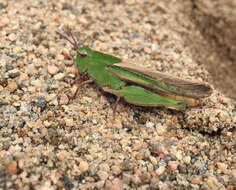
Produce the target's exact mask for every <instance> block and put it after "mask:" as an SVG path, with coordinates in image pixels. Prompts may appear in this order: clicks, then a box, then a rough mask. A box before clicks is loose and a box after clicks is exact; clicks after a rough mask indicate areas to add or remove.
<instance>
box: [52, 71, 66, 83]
mask: <svg viewBox="0 0 236 190" xmlns="http://www.w3.org/2000/svg"><path fill="white" fill-rule="evenodd" d="M54 78H55V79H56V80H59V81H61V80H63V79H64V78H65V74H64V73H58V74H56V75H55V76H54Z"/></svg>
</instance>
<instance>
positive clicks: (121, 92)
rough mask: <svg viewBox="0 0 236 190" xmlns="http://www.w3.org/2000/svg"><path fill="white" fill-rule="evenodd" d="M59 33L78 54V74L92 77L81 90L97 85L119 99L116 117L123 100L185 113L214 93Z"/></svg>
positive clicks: (201, 86) (208, 87) (203, 85)
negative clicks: (91, 84) (188, 108)
mask: <svg viewBox="0 0 236 190" xmlns="http://www.w3.org/2000/svg"><path fill="white" fill-rule="evenodd" d="M57 33H58V34H59V35H60V36H62V37H63V38H65V39H66V40H68V41H69V42H70V43H71V44H72V45H73V47H74V48H75V50H76V51H77V56H76V64H77V66H78V72H79V74H80V75H81V76H85V75H86V76H88V78H89V79H88V80H86V81H84V82H82V83H81V84H80V85H79V87H80V86H82V85H84V84H87V83H91V82H96V84H97V85H98V86H99V87H100V88H102V90H103V91H105V92H108V93H111V94H113V95H115V96H117V99H116V103H115V106H114V110H113V116H114V115H115V112H116V108H117V105H118V102H119V100H120V98H123V99H124V100H125V101H126V102H128V103H130V104H134V105H137V106H147V107H159V106H163V107H167V108H170V109H175V110H185V109H186V108H187V107H188V106H190V107H193V106H197V105H198V104H199V99H200V98H204V97H207V96H209V95H211V93H212V89H211V87H210V86H209V85H207V84H204V83H201V82H197V81H189V80H183V79H180V78H177V77H173V76H170V75H167V74H163V73H161V72H157V71H152V70H148V69H146V68H143V67H140V66H137V65H134V64H128V63H122V62H121V59H119V58H117V57H114V56H111V55H108V54H104V53H102V52H99V51H94V50H92V49H90V48H89V47H84V46H82V45H81V44H78V41H77V40H76V38H75V37H74V36H73V34H72V32H71V31H69V35H70V36H71V37H72V40H71V39H70V38H69V37H68V36H66V35H65V34H63V33H62V32H60V31H57ZM79 87H78V88H77V90H76V92H75V95H76V94H77V92H78V89H79Z"/></svg>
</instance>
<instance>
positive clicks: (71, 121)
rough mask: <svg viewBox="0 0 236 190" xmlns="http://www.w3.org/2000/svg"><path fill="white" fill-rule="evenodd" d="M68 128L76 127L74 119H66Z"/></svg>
mask: <svg viewBox="0 0 236 190" xmlns="http://www.w3.org/2000/svg"><path fill="white" fill-rule="evenodd" d="M65 122H66V126H67V127H72V126H73V125H74V121H73V118H65Z"/></svg>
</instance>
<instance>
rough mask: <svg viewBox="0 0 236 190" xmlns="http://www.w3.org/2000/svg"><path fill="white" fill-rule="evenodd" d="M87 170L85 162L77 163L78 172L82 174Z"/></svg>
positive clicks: (87, 166)
mask: <svg viewBox="0 0 236 190" xmlns="http://www.w3.org/2000/svg"><path fill="white" fill-rule="evenodd" d="M88 168H89V165H88V162H86V161H81V162H80V163H79V170H80V171H81V172H82V173H84V172H86V171H88Z"/></svg>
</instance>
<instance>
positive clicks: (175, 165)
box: [168, 161, 179, 171]
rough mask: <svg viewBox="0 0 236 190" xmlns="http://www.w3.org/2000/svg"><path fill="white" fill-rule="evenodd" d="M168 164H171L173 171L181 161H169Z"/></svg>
mask: <svg viewBox="0 0 236 190" xmlns="http://www.w3.org/2000/svg"><path fill="white" fill-rule="evenodd" d="M168 165H169V167H170V169H171V171H175V170H176V169H177V168H178V166H179V162H178V161H169V162H168Z"/></svg>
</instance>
